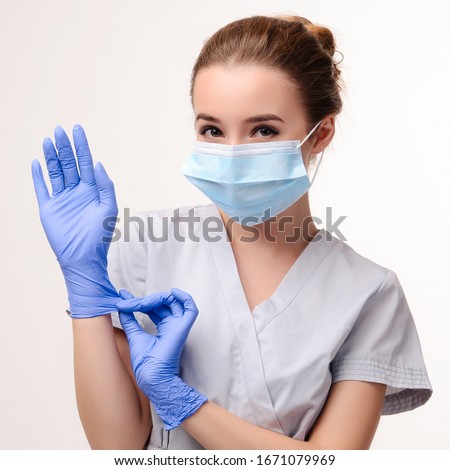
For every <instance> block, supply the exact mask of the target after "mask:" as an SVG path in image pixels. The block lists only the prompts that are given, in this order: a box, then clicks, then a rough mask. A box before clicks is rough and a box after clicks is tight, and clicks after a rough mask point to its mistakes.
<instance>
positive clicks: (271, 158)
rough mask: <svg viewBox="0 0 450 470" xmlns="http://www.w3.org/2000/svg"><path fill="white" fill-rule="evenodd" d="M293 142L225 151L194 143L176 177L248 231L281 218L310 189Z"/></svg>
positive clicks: (227, 147) (233, 147)
mask: <svg viewBox="0 0 450 470" xmlns="http://www.w3.org/2000/svg"><path fill="white" fill-rule="evenodd" d="M321 122H322V121H320V122H318V123H317V124H316V125H315V126H314V128H313V129H312V130H311V131H310V132H309V134H308V135H307V136H306V137H305V138H304V139H303V140H302V141H301V142H300V141H299V140H284V141H282V140H278V141H277V140H275V141H270V142H256V143H251V144H238V145H226V144H218V143H215V142H195V143H194V146H193V150H192V153H191V155H190V156H189V158H188V159H187V160H186V161H185V162H184V163H183V165H182V166H181V168H180V171H181V173H182V174H183V175H184V176H186V178H187V179H188V180H189V181H191V183H193V184H194V185H195V186H197V188H199V189H200V191H202V192H203V193H204V194H205V195H206V196H207V197H208V198H209V199H211V201H212V202H213V203H214V204H215V205H216V206H217V207H219V208H221V209H222V210H223V211H224V212H225V213H226V214H228V215H229V216H230V217H231V218H232V219H233V220H235V221H236V222H238V223H239V224H241V225H246V226H252V225H257V224H260V223H262V222H264V221H265V220H267V219H270V218H272V217H275V216H276V215H278V214H279V213H280V212H283V211H284V210H285V209H287V208H288V207H289V206H290V205H291V204H293V203H294V202H295V201H297V200H298V199H300V198H301V197H302V196H303V195H304V194H305V193H306V192H307V191H308V190H309V189H310V187H311V185H312V183H313V181H314V179H315V177H316V174H317V170H318V168H319V165H320V162H321V161H322V157H323V152H322V155H321V157H320V161H319V164H318V165H317V168H316V172H315V173H314V177H313V179H312V181H311V182H310V180H309V177H308V174H307V172H306V168H305V165H304V163H303V157H302V151H301V146H302V145H303V144H304V142H306V140H308V138H309V137H310V136H311V134H312V133H313V132H314V131H315V130H316V129H317V127H318V126H319V124H320V123H321Z"/></svg>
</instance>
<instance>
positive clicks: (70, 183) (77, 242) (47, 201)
mask: <svg viewBox="0 0 450 470" xmlns="http://www.w3.org/2000/svg"><path fill="white" fill-rule="evenodd" d="M73 141H74V144H75V151H76V155H77V159H78V166H79V169H80V174H79V173H78V168H77V162H76V160H75V156H74V153H73V150H72V146H71V144H70V141H69V138H68V137H67V135H66V133H65V132H64V130H63V129H62V128H61V127H57V128H56V129H55V143H56V148H57V150H56V149H55V147H54V145H53V143H52V141H51V140H50V139H49V138H46V139H44V142H43V150H44V155H45V161H46V164H47V169H48V174H49V177H50V183H51V186H52V196H51V197H50V196H49V193H48V190H47V185H46V183H45V181H44V176H43V174H42V168H41V165H40V164H39V162H38V160H33V163H32V176H33V182H34V188H35V191H36V197H37V200H38V204H39V215H40V218H41V222H42V225H43V227H44V230H45V233H46V235H47V238H48V241H49V243H50V246H51V247H52V249H53V252H54V253H55V255H56V258H57V260H58V262H59V265H60V267H61V270H62V272H63V274H64V279H65V282H66V287H67V292H68V297H69V305H70V315H71V316H72V317H74V318H87V317H95V316H98V315H105V314H108V313H111V312H115V311H117V309H116V306H115V305H116V303H117V301H118V300H120V296H119V295H118V293H117V291H116V290H115V288H114V287H113V285H112V284H111V282H110V280H109V278H108V273H107V261H106V255H107V252H108V249H109V244H110V241H111V237H112V234H113V230H114V225H115V220H116V219H115V217H116V216H117V212H118V209H117V203H116V197H115V193H114V185H113V183H112V181H111V180H110V179H109V177H108V175H107V174H106V171H105V169H104V168H103V166H102V164H101V163H97V164H96V166H95V168H94V166H93V164H92V156H91V152H90V150H89V145H88V142H87V139H86V135H85V133H84V130H83V129H82V127H81V126H79V125H75V126H74V128H73ZM106 217H111V218H113V222H114V223H109V226H108V227H107V228H105V227H104V226H103V222H104V220H105V219H106ZM102 240H103V241H102Z"/></svg>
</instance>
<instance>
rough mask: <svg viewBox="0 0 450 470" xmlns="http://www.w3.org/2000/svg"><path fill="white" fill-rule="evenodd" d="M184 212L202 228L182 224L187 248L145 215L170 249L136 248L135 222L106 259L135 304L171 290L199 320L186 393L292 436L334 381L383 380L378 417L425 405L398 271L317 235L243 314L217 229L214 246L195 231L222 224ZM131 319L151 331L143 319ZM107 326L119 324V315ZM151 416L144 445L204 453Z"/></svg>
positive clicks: (188, 347)
mask: <svg viewBox="0 0 450 470" xmlns="http://www.w3.org/2000/svg"><path fill="white" fill-rule="evenodd" d="M189 210H192V211H194V214H195V216H197V217H199V220H198V222H197V223H196V224H195V227H194V230H193V231H192V228H191V231H192V232H193V233H191V236H189V235H188V225H187V223H183V222H182V221H180V223H179V224H178V228H179V235H181V237H183V236H184V237H185V240H184V241H178V240H176V238H178V239H179V238H180V237H175V232H174V226H175V224H174V222H173V220H172V221H170V217H174V215H175V214H174V210H172V209H163V210H159V211H149V212H145V213H140V214H136V217H140V218H142V219H147V222H148V221H149V220H150V221H151V224H152V226H153V229H154V230H155V231H156V232H157V233H155V235H158V234H159V235H161V234H162V233H163V226H164V224H165V223H167V220H169V222H168V231H169V241H166V242H156V241H149V239H148V237H147V232H146V231H147V229H145V230H144V233H141V235H142V241H139V230H138V226H139V224H140V223H138V222H136V223H133V227H132V228H133V230H132V232H131V240H130V241H129V242H125V241H124V238H123V236H122V238H121V240H120V241H118V242H114V243H113V244H112V246H111V250H110V253H109V255H108V257H109V273H110V278H111V281H112V282H113V284H114V285H115V287H116V288H117V289H120V288H126V289H128V290H130V291H131V292H132V293H133V294H135V295H138V296H142V295H148V294H150V293H151V292H155V291H163V290H169V289H170V288H171V287H178V288H180V289H183V290H185V291H187V292H189V293H190V294H191V295H192V296H193V298H194V300H195V302H196V304H197V306H198V308H199V315H198V317H197V320H196V322H195V324H194V326H193V327H192V330H191V332H190V335H189V337H188V340H187V342H186V344H185V347H184V350H183V354H182V357H181V362H180V376H181V378H182V379H183V380H184V381H185V382H186V383H187V384H188V385H190V386H192V387H194V388H196V389H197V390H198V391H199V392H201V393H203V394H204V395H206V396H207V397H208V398H209V400H211V401H213V402H214V403H216V404H218V405H219V406H221V407H223V408H225V409H227V410H228V411H230V412H231V413H233V414H235V415H237V416H239V417H241V418H243V419H245V420H246V421H248V422H250V423H252V424H256V425H258V426H261V427H264V428H266V429H270V430H273V431H276V432H279V433H283V434H285V435H287V436H290V437H293V438H296V439H300V440H305V439H306V438H307V436H308V432H309V431H310V430H311V428H312V426H313V425H314V422H315V421H316V419H317V418H318V416H319V414H320V412H321V410H322V408H323V405H324V404H325V401H326V398H327V395H328V392H329V389H330V386H331V384H332V383H334V382H337V381H339V380H362V381H370V382H380V383H385V384H387V390H386V396H385V403H384V409H383V414H393V413H400V412H404V411H408V410H412V409H414V408H416V407H418V406H420V405H423V404H424V403H425V402H426V401H427V400H428V399H429V398H430V396H431V393H432V387H431V384H430V381H429V379H428V375H427V370H426V367H425V364H424V360H423V356H422V351H421V348H420V342H419V338H418V335H417V331H416V328H415V324H414V320H413V317H412V315H411V312H410V310H409V307H408V304H407V301H406V299H405V296H404V293H403V290H402V287H401V285H400V283H399V281H398V279H397V276H396V275H395V273H393V272H392V271H391V270H389V269H387V268H385V267H382V266H380V265H378V264H376V263H374V262H372V261H370V260H369V259H367V258H365V257H363V256H361V255H359V254H358V253H356V252H355V251H354V250H353V249H352V248H351V247H350V246H349V245H348V244H347V243H345V242H342V241H340V240H339V239H337V238H335V237H333V236H332V235H331V234H330V233H328V232H327V231H326V230H325V229H322V230H321V231H320V232H319V233H318V234H317V235H316V237H315V238H314V240H313V241H311V242H310V243H309V244H308V246H307V247H306V249H305V250H304V251H303V253H302V254H301V255H300V257H299V258H298V259H297V260H296V262H295V263H294V265H293V266H292V267H291V269H290V270H289V272H288V273H287V274H286V275H285V277H284V278H283V280H282V282H281V283H280V285H279V286H278V288H277V289H276V291H275V292H274V294H273V295H272V296H271V297H270V298H268V299H266V300H265V301H263V302H261V303H260V304H258V305H257V306H256V307H255V308H254V309H253V312H251V311H250V309H249V306H248V303H247V301H246V298H245V295H244V291H243V288H242V285H241V282H240V279H239V274H238V271H237V267H236V263H235V259H234V256H233V252H232V249H231V246H230V243H229V241H228V238H227V235H226V231H225V228H224V227H223V226H222V227H221V228H220V229H219V231H217V232H216V233H214V236H216V237H217V238H218V240H217V241H206V240H205V237H204V236H203V235H202V226H203V224H204V223H205V222H204V221H205V219H206V218H207V217H217V220H220V215H219V212H218V211H217V208H216V206H214V205H213V204H209V205H203V206H194V207H182V208H179V215H180V217H185V216H187V215H188V211H189ZM164 217H167V218H168V219H167V220H166V219H164ZM148 218H150V219H148ZM122 235H123V234H122ZM192 235H194V236H197V237H198V241H193V240H192V238H193V237H192ZM267 269H270V267H268V268H267ZM136 316H137V318H138V320H139V322H140V323H141V325H142V326H143V328H144V329H146V331H148V332H150V333H153V334H155V333H156V328H155V326H154V324H153V322H152V321H151V320H150V318H149V317H148V316H147V315H143V314H136ZM112 321H113V324H114V326H116V327H118V328H121V325H120V322H119V319H118V315H117V314H113V315H112ZM151 410H152V418H153V430H152V433H151V438H150V443H149V446H148V448H149V449H203V447H202V446H201V445H200V444H199V443H198V442H197V441H195V440H194V439H193V438H192V437H191V436H190V435H189V434H188V433H187V432H186V431H184V429H183V428H182V427H181V426H179V427H178V428H175V429H173V430H171V431H165V430H164V428H163V423H162V421H161V419H160V418H159V417H158V415H157V414H156V413H155V410H154V409H153V407H151Z"/></svg>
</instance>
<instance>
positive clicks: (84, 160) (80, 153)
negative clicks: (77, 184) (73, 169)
mask: <svg viewBox="0 0 450 470" xmlns="http://www.w3.org/2000/svg"><path fill="white" fill-rule="evenodd" d="M72 135H73V143H74V145H75V153H76V154H77V160H78V167H79V168H80V178H81V181H83V183H86V184H94V183H95V175H94V165H93V163H92V155H91V150H90V149H89V143H88V141H87V138H86V134H85V132H84V129H83V128H82V127H81V126H80V125H79V124H75V126H74V127H73V130H72Z"/></svg>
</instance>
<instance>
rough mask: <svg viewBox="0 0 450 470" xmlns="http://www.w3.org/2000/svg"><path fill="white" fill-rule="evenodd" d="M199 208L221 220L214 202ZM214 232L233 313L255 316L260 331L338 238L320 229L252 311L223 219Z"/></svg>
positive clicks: (217, 261)
mask: <svg viewBox="0 0 450 470" xmlns="http://www.w3.org/2000/svg"><path fill="white" fill-rule="evenodd" d="M197 209H198V210H199V213H200V215H201V217H202V219H203V220H204V219H205V218H206V217H217V218H218V219H220V221H222V219H221V217H220V213H219V211H218V209H217V207H216V206H215V205H214V204H209V205H204V206H198V207H197ZM219 229H220V231H219ZM214 233H215V234H217V235H219V237H218V240H216V241H214V242H211V243H209V245H210V247H211V251H212V254H213V257H214V260H215V264H216V268H217V275H218V277H219V280H220V284H221V286H222V289H223V292H224V297H225V299H226V300H227V302H228V307H229V309H230V313H231V314H232V315H233V316H234V315H239V316H245V317H248V318H253V322H254V326H255V328H256V331H257V333H259V332H261V330H262V329H263V328H264V327H265V326H266V325H267V323H268V322H270V321H271V320H272V319H273V318H274V317H275V316H277V315H279V314H280V313H281V312H283V311H284V310H285V309H286V308H287V307H288V305H289V304H290V303H291V302H292V301H293V300H294V298H295V297H296V296H297V295H298V293H299V292H300V291H301V289H302V287H303V286H304V284H305V283H306V281H307V280H308V279H309V277H310V276H311V275H312V273H313V272H314V271H315V269H317V267H318V266H319V265H320V263H321V262H322V260H323V259H324V258H325V257H326V255H327V254H328V253H329V251H330V250H331V249H332V248H333V247H334V246H335V245H336V243H337V242H338V241H339V240H338V239H337V238H335V237H333V236H332V235H331V234H330V233H329V232H328V231H327V230H326V229H324V228H322V229H320V230H319V231H318V232H317V234H316V235H315V237H314V238H313V239H312V240H311V241H310V242H309V243H308V244H307V246H306V247H305V248H304V249H303V251H302V252H301V253H300V255H299V256H298V258H297V259H296V260H295V261H294V263H293V265H292V266H291V267H290V268H289V270H288V271H287V273H286V274H285V275H284V277H283V278H282V280H281V282H280V283H279V284H278V286H277V288H276V289H275V291H274V292H273V293H272V295H271V296H270V297H268V298H267V299H265V300H263V301H261V302H260V303H259V304H257V305H256V306H255V307H254V308H253V311H252V310H251V309H250V306H249V304H248V301H247V298H246V296H245V292H244V288H243V286H242V282H241V279H240V276H239V271H238V268H237V263H236V258H235V256H234V253H233V249H232V247H231V243H230V240H229V238H228V235H227V232H226V229H225V225H224V224H223V222H221V223H220V224H219V228H218V232H216V231H215V232H214Z"/></svg>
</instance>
